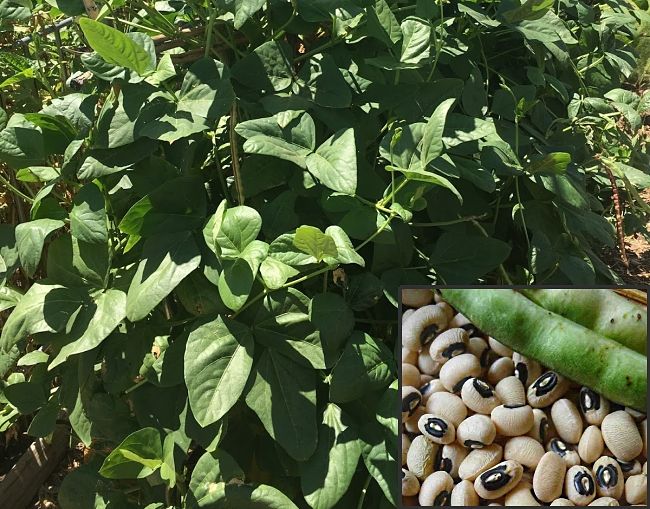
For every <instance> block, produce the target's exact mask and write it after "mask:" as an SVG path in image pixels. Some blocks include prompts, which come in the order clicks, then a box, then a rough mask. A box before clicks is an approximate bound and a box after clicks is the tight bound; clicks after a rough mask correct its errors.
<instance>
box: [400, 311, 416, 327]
mask: <svg viewBox="0 0 650 509" xmlns="http://www.w3.org/2000/svg"><path fill="white" fill-rule="evenodd" d="M413 313H415V309H405V310H404V312H403V313H402V324H404V323H405V322H406V320H408V318H409V317H410V316H411V315H412V314H413Z"/></svg>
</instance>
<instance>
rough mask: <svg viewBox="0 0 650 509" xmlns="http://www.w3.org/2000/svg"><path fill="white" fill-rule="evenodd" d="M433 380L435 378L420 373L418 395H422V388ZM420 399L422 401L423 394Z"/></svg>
mask: <svg viewBox="0 0 650 509" xmlns="http://www.w3.org/2000/svg"><path fill="white" fill-rule="evenodd" d="M433 380H435V378H434V377H432V376H431V375H425V374H423V373H420V388H419V389H418V390H419V391H420V394H422V386H423V385H426V384H428V383H429V382H431V381H433ZM422 399H424V394H422Z"/></svg>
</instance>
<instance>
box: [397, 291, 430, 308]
mask: <svg viewBox="0 0 650 509" xmlns="http://www.w3.org/2000/svg"><path fill="white" fill-rule="evenodd" d="M432 301H433V292H432V291H431V290H430V289H429V288H404V289H403V290H402V304H404V305H405V306H408V307H410V308H420V307H422V306H426V305H427V304H430V303H431V302H432Z"/></svg>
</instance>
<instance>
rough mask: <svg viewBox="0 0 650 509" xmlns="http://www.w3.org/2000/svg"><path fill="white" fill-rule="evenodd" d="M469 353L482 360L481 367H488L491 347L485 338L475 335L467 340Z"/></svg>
mask: <svg viewBox="0 0 650 509" xmlns="http://www.w3.org/2000/svg"><path fill="white" fill-rule="evenodd" d="M467 353H471V354H472V355H475V356H476V358H477V359H478V360H479V361H480V363H481V367H482V368H486V367H487V366H488V365H489V355H488V354H489V353H490V347H489V346H488V344H487V341H485V340H484V339H483V338H479V337H478V336H473V337H471V338H469V340H468V341H467Z"/></svg>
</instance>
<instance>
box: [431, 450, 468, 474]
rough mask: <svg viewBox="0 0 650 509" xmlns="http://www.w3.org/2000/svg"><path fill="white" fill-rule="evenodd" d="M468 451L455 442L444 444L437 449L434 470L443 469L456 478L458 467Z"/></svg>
mask: <svg viewBox="0 0 650 509" xmlns="http://www.w3.org/2000/svg"><path fill="white" fill-rule="evenodd" d="M468 453H469V449H467V448H466V447H463V446H462V445H460V444H459V443H457V442H454V443H451V444H446V445H444V446H443V447H441V448H440V449H439V450H438V457H437V458H436V464H435V467H436V470H443V471H445V472H447V473H448V474H449V475H450V476H451V477H453V478H454V479H456V478H457V477H458V467H460V464H461V463H462V462H463V460H464V459H465V458H466V457H467V454H468Z"/></svg>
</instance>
